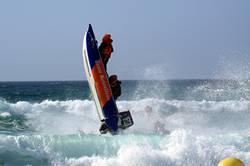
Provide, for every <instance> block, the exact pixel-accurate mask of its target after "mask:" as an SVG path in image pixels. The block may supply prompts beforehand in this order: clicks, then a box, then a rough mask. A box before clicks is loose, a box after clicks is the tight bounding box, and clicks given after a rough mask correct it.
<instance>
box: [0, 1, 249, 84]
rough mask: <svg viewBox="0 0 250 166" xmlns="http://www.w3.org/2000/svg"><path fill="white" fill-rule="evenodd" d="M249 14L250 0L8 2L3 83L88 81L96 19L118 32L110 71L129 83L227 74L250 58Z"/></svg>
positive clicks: (1, 39) (101, 27)
mask: <svg viewBox="0 0 250 166" xmlns="http://www.w3.org/2000/svg"><path fill="white" fill-rule="evenodd" d="M249 18H250V1H248V0H238V1H235V0H220V1H218V0H204V1H201V0H188V1H187V0H158V1H157V0H155V1H151V0H148V1H146V0H127V1H119V0H107V1H97V0H91V1H87V0H74V1H68V0H67V1H66V0H60V1H59V0H53V1H49V0H43V1H33V0H23V1H18V0H10V1H1V2H0V20H1V23H0V24H1V25H0V27H1V30H0V58H1V60H0V81H39V80H43V81H44V80H83V79H86V77H85V75H84V71H83V63H82V56H81V50H82V48H81V47H82V38H83V34H84V31H85V30H86V29H87V27H88V24H89V23H91V24H92V25H93V28H94V31H95V33H96V36H97V38H98V39H99V40H100V39H101V35H102V34H103V33H105V32H109V33H111V34H112V36H113V39H114V50H115V52H114V53H113V55H112V58H111V60H110V61H109V64H108V72H109V73H110V74H114V73H115V74H118V75H119V77H120V79H122V80H124V79H152V78H153V79H183V78H184V79H192V78H214V77H219V78H220V77H222V78H223V77H227V76H226V75H223V73H220V70H222V69H223V70H222V71H230V70H232V69H231V68H230V65H228V64H231V63H232V64H233V63H234V61H235V59H236V60H237V61H239V62H238V63H236V65H233V66H236V67H237V66H239V67H240V66H244V65H245V64H244V62H246V61H248V59H249V55H250V54H249V53H250V33H249V32H250V21H249ZM225 59H226V60H227V62H226V63H227V64H226V65H225V63H224V62H222V61H223V60H225ZM230 59H232V60H230ZM237 64H240V65H237ZM247 64H248V63H247ZM221 65H224V66H221ZM225 66H226V67H227V66H229V67H228V69H227V68H225ZM237 71H241V70H239V69H238V70H237ZM242 72H248V73H250V70H249V71H244V70H243V71H242ZM216 73H220V74H216ZM229 73H230V72H229ZM247 76H248V75H247Z"/></svg>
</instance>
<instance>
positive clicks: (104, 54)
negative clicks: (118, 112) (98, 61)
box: [99, 33, 121, 100]
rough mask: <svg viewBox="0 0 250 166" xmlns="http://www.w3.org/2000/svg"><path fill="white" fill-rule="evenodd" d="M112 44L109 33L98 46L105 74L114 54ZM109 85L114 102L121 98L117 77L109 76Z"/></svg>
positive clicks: (119, 83)
mask: <svg viewBox="0 0 250 166" xmlns="http://www.w3.org/2000/svg"><path fill="white" fill-rule="evenodd" d="M112 42H113V40H112V38H111V35H110V34H109V33H105V34H104V35H103V37H102V42H101V44H100V46H99V52H100V55H101V58H102V62H103V64H104V67H105V70H106V73H107V63H108V61H109V58H110V57H111V54H112V52H114V49H113V45H112ZM107 75H108V74H107ZM109 84H110V87H111V91H112V94H113V96H114V99H115V100H116V99H117V98H118V97H119V96H121V81H120V80H118V77H117V75H111V76H110V77H109Z"/></svg>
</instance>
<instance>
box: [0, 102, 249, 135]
mask: <svg viewBox="0 0 250 166" xmlns="http://www.w3.org/2000/svg"><path fill="white" fill-rule="evenodd" d="M1 104H2V105H4V107H3V108H2V114H3V115H7V114H8V115H12V114H15V115H22V116H24V117H25V118H26V119H27V121H26V124H27V126H30V127H31V128H32V129H34V130H35V131H37V132H40V133H50V134H74V133H77V132H79V131H82V132H84V133H98V128H99V120H98V116H97V113H96V110H95V107H94V103H93V101H89V100H68V101H50V100H45V101H43V102H41V103H30V102H21V101H20V102H17V103H7V102H6V101H5V102H2V103H1ZM117 104H118V108H119V110H120V111H125V110H130V111H131V113H132V116H133V118H134V121H135V124H134V126H133V127H131V128H129V129H128V130H126V131H124V132H125V133H155V132H163V133H167V132H168V131H172V130H175V129H178V128H184V129H191V130H195V131H197V132H204V133H206V132H208V131H213V132H228V131H232V132H234V131H237V132H247V131H249V129H250V124H249V123H248V122H249V118H250V101H181V100H163V99H162V100H160V99H143V100H138V101H118V102H117ZM157 128H158V129H157Z"/></svg>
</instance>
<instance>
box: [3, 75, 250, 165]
mask: <svg viewBox="0 0 250 166" xmlns="http://www.w3.org/2000/svg"><path fill="white" fill-rule="evenodd" d="M117 105H118V108H119V110H120V111H126V110H130V111H131V114H132V116H133V119H134V125H133V126H132V127H130V128H129V129H127V130H124V131H120V132H119V133H118V134H117V135H111V134H106V135H101V134H100V133H99V131H98V129H99V127H100V124H99V120H98V116H97V113H96V108H95V105H94V102H93V100H92V99H91V94H90V90H89V87H88V83H87V82H86V81H72V82H63V81H62V82H1V83H0V165H18V166H19V165H34V166H37V165H45V166H46V165H73V166H76V165H79V166H80V165H102V166H103V165H104V166H105V165H108V166H113V165H124V166H128V165H131V166H138V165H142V166H144V165H167V166H183V165H185V166H201V165H202V166H215V165H217V164H218V162H219V161H220V160H221V159H223V158H225V157H229V156H234V157H237V158H240V159H241V160H242V161H243V162H244V163H245V164H246V165H250V123H249V122H250V81H248V80H241V81H236V80H169V81H123V82H122V96H121V97H120V98H119V99H118V101H117Z"/></svg>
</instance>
